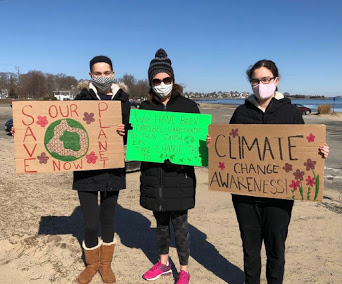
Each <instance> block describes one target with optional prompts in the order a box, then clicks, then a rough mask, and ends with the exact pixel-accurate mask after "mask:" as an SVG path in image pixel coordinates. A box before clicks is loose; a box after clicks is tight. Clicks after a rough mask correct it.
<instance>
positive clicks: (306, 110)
mask: <svg viewBox="0 0 342 284" xmlns="http://www.w3.org/2000/svg"><path fill="white" fill-rule="evenodd" d="M295 106H296V108H297V109H298V110H299V112H300V113H301V114H306V115H308V114H310V113H311V109H310V108H308V107H306V106H303V105H301V104H295Z"/></svg>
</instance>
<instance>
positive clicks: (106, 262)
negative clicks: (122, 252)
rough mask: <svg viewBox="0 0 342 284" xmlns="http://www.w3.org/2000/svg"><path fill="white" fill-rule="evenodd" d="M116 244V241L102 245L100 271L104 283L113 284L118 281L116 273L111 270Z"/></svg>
mask: <svg viewBox="0 0 342 284" xmlns="http://www.w3.org/2000/svg"><path fill="white" fill-rule="evenodd" d="M115 244H116V240H115V239H114V240H113V241H112V242H111V243H105V242H102V245H101V253H100V256H101V258H100V269H99V271H100V275H101V277H102V281H103V282H104V283H106V284H112V283H115V281H116V278H115V275H114V272H113V270H112V268H111V264H112V259H113V254H114V248H115Z"/></svg>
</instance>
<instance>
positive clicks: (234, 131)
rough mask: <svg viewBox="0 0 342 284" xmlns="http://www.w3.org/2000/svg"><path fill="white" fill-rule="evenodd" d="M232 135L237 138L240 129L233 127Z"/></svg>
mask: <svg viewBox="0 0 342 284" xmlns="http://www.w3.org/2000/svg"><path fill="white" fill-rule="evenodd" d="M229 135H230V136H233V138H235V137H236V136H239V129H238V128H236V129H232V131H231V132H230V133H229Z"/></svg>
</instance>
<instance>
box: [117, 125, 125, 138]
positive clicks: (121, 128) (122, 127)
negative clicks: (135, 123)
mask: <svg viewBox="0 0 342 284" xmlns="http://www.w3.org/2000/svg"><path fill="white" fill-rule="evenodd" d="M116 132H117V133H118V134H119V135H120V136H125V125H124V124H119V125H118V128H117V129H116Z"/></svg>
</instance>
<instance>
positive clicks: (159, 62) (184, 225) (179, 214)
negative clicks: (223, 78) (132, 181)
mask: <svg viewBox="0 0 342 284" xmlns="http://www.w3.org/2000/svg"><path fill="white" fill-rule="evenodd" d="M148 80H149V83H150V86H151V89H150V91H149V93H148V99H147V100H146V101H144V102H142V104H141V106H140V109H144V110H154V111H171V112H186V113H199V109H198V107H197V104H196V103H195V102H194V101H192V100H190V99H188V98H185V97H184V96H183V95H182V90H183V88H182V87H181V86H180V85H178V84H175V83H174V81H175V76H174V72H173V69H172V67H171V60H170V59H169V58H168V56H167V54H166V52H165V50H164V49H159V50H158V51H157V52H156V54H155V58H154V59H152V61H151V63H150V67H149V69H148ZM133 127H134V126H133ZM140 180H141V184H140V193H141V195H140V204H141V206H143V207H144V208H146V209H149V210H152V211H153V215H154V216H155V218H156V222H157V229H156V232H157V244H158V251H159V256H160V260H159V261H158V262H157V263H156V264H154V265H153V267H152V268H151V269H150V270H148V271H147V272H146V273H144V275H143V278H144V279H145V280H155V279H157V278H159V277H160V276H162V275H170V274H171V273H172V271H171V264H170V262H169V245H170V222H172V224H173V229H174V232H175V243H176V248H177V253H178V257H179V262H180V269H181V271H180V274H179V279H178V280H177V284H187V283H189V279H190V274H189V272H188V260H189V255H190V235H189V229H188V222H187V218H188V210H189V209H191V208H193V207H194V206H195V188H196V177H195V171H194V167H191V166H181V165H175V164H172V163H171V162H170V161H169V160H165V162H164V163H149V162H142V163H141V179H140ZM172 283H173V282H172Z"/></svg>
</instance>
